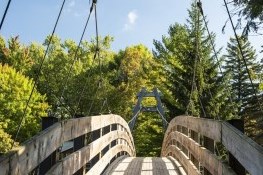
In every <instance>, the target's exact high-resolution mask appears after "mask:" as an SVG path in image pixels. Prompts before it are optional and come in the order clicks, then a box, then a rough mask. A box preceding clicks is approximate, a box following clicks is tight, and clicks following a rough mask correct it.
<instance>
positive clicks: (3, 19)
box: [0, 0, 11, 31]
mask: <svg viewBox="0 0 263 175" xmlns="http://www.w3.org/2000/svg"><path fill="white" fill-rule="evenodd" d="M10 3H11V0H9V1H8V3H7V5H6V8H5V12H4V14H3V17H2V19H1V23H0V31H1V29H2V26H3V24H4V21H5V17H6V14H7V12H8V9H9V6H10Z"/></svg>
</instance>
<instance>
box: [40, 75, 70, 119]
mask: <svg viewBox="0 0 263 175" xmlns="http://www.w3.org/2000/svg"><path fill="white" fill-rule="evenodd" d="M43 76H44V78H45V85H47V86H48V87H47V88H48V90H49V91H51V95H53V96H54V97H55V99H56V100H57V101H58V102H59V104H61V105H62V106H63V107H64V108H65V109H66V110H67V111H68V113H69V114H71V115H72V112H73V111H74V110H73V108H71V106H70V105H68V104H66V105H67V106H65V104H64V103H63V102H62V101H61V98H58V97H57V95H55V92H54V91H53V90H52V88H50V86H49V85H50V82H49V80H48V78H47V77H46V75H45V74H43ZM62 98H63V97H62ZM67 107H68V108H69V109H68V108H67Z"/></svg>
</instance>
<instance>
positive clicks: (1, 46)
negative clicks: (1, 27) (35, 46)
mask: <svg viewBox="0 0 263 175" xmlns="http://www.w3.org/2000/svg"><path fill="white" fill-rule="evenodd" d="M30 49H31V46H29V47H26V46H24V45H22V44H21V43H20V42H19V37H18V36H17V37H14V38H10V39H9V40H8V44H7V46H6V45H5V41H4V39H3V38H2V37H0V61H1V63H3V64H8V65H10V66H12V67H13V68H15V69H16V70H17V71H19V72H23V73H27V72H28V71H30V69H31V67H32V65H33V64H34V55H33V54H32V52H33V51H32V50H30ZM30 53H31V54H30Z"/></svg>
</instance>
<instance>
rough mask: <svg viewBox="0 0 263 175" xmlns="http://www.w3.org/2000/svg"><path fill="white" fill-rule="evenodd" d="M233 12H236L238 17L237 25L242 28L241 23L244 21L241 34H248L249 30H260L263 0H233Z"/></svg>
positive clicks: (262, 17) (262, 18) (262, 19)
mask: <svg viewBox="0 0 263 175" xmlns="http://www.w3.org/2000/svg"><path fill="white" fill-rule="evenodd" d="M232 3H233V5H234V7H235V8H234V10H233V14H236V15H237V16H238V17H239V18H238V24H237V27H238V26H240V28H242V27H243V26H242V23H244V21H246V24H245V26H244V27H243V34H244V35H246V36H247V35H248V33H250V32H252V31H253V32H256V33H257V32H259V31H261V30H262V29H261V25H262V23H263V1H262V0H250V1H248V0H234V1H233V2H232Z"/></svg>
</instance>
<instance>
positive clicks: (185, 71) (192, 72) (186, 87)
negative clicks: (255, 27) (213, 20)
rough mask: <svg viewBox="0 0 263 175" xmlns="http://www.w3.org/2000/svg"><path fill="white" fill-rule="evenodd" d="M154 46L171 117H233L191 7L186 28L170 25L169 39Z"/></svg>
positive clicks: (206, 40) (203, 33)
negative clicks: (163, 79)
mask: <svg viewBox="0 0 263 175" xmlns="http://www.w3.org/2000/svg"><path fill="white" fill-rule="evenodd" d="M212 39H214V37H213V38H212ZM154 45H155V48H156V50H155V51H154V55H155V57H156V58H157V59H158V60H159V62H160V64H161V65H162V69H163V70H162V71H163V72H164V74H165V77H166V78H167V80H166V82H164V86H163V88H164V90H163V89H162V92H165V104H166V107H167V108H168V109H169V112H170V117H171V118H173V117H174V116H176V115H179V114H184V113H185V112H187V111H188V112H190V113H191V114H192V115H194V116H203V117H209V118H217V117H218V115H219V111H220V115H222V116H223V117H227V116H228V117H231V116H232V114H231V112H230V111H231V108H227V103H226V102H227V101H226V100H227V95H228V93H227V92H224V90H225V88H224V83H225V82H224V81H225V80H224V79H223V78H222V77H220V76H219V73H218V64H219V63H215V61H214V57H213V56H212V48H211V46H210V42H209V38H208V36H206V35H205V28H204V26H203V23H202V19H201V16H200V14H199V13H198V11H197V9H196V7H195V5H194V4H193V5H192V7H191V9H190V10H189V19H188V23H187V25H180V24H175V25H171V26H170V28H169V31H168V36H163V38H162V41H154ZM193 77H194V81H193ZM200 101H201V102H202V103H200ZM187 109H188V110H187Z"/></svg>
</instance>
